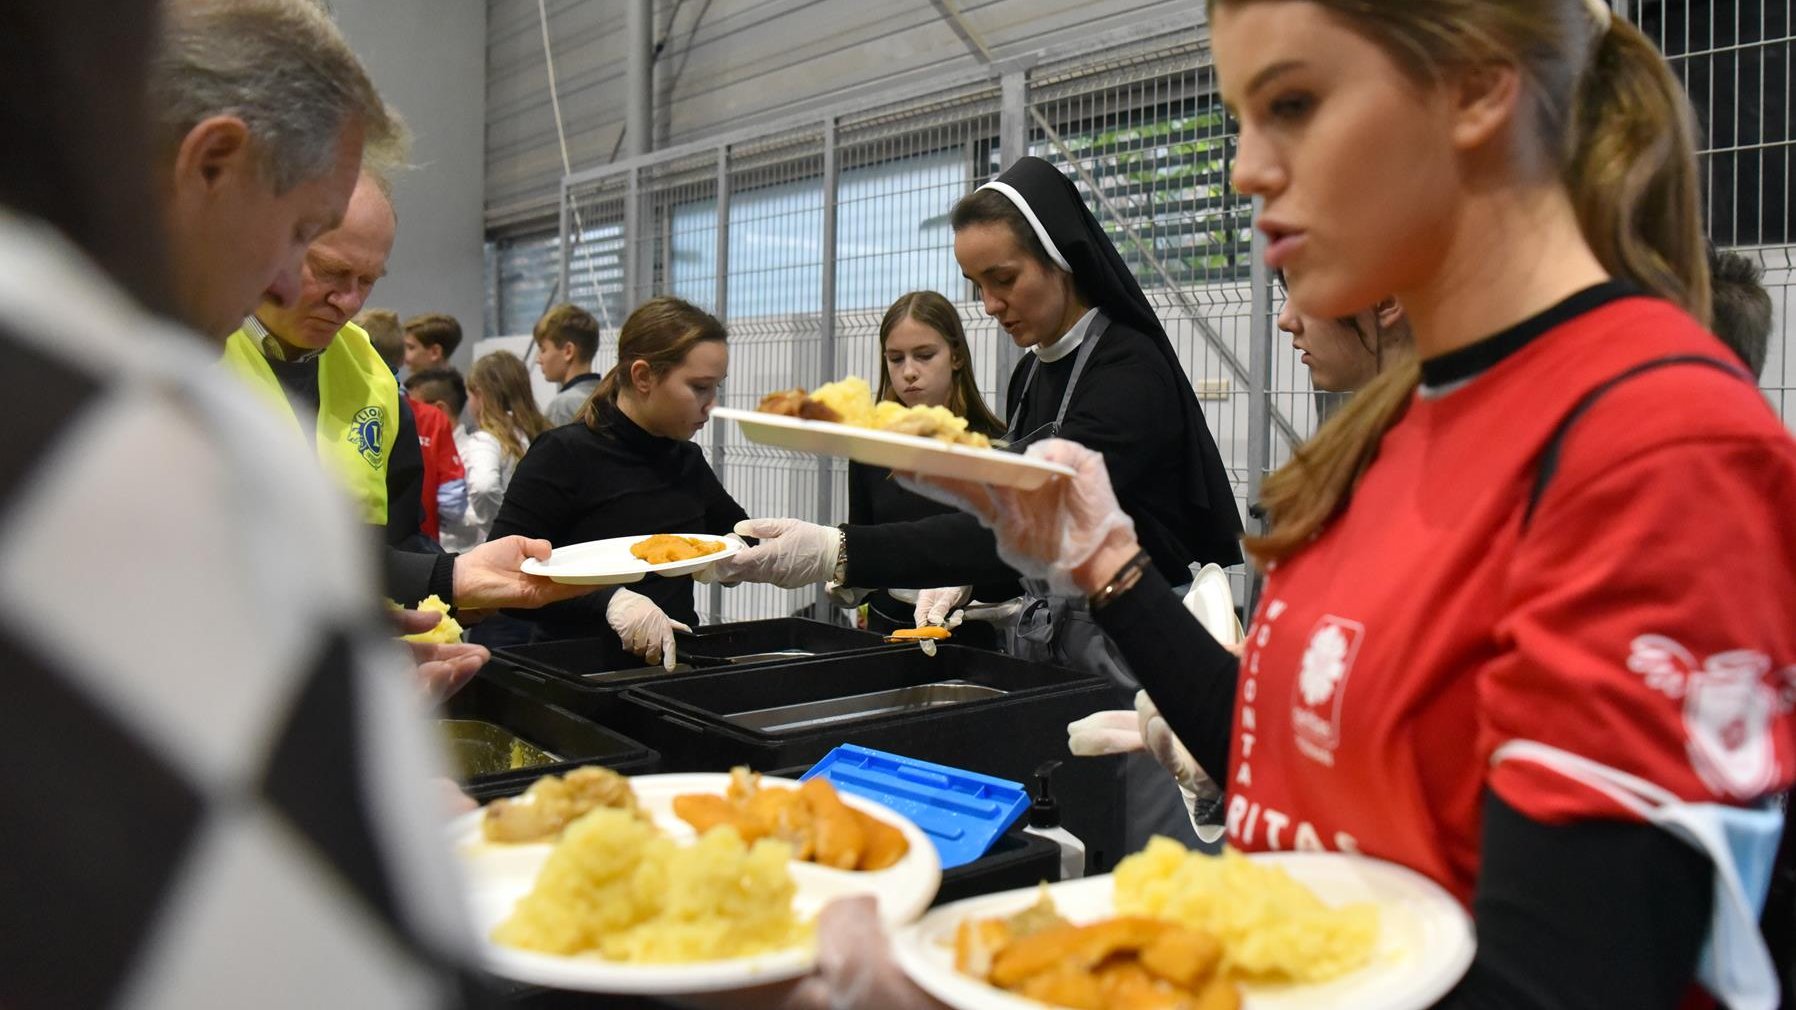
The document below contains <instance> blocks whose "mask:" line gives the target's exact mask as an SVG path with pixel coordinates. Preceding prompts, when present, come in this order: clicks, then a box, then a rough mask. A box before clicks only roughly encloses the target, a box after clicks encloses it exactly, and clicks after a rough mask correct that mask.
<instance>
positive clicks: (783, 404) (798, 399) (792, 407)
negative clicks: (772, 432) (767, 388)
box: [755, 387, 807, 417]
mask: <svg viewBox="0 0 1796 1010" xmlns="http://www.w3.org/2000/svg"><path fill="white" fill-rule="evenodd" d="M806 399H807V397H806V395H805V391H804V388H803V387H799V388H797V389H782V390H780V391H778V392H776V393H768V394H767V395H766V396H763V397H761V402H760V403H758V404H756V405H755V410H757V411H759V412H760V413H763V414H778V415H780V416H781V417H798V416H800V414H799V411H800V410H802V409H803V408H804V404H805V400H806Z"/></svg>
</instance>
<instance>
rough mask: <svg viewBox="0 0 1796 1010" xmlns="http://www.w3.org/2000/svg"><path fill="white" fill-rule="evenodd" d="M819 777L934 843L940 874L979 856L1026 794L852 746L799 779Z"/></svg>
mask: <svg viewBox="0 0 1796 1010" xmlns="http://www.w3.org/2000/svg"><path fill="white" fill-rule="evenodd" d="M819 775H821V776H823V777H824V778H826V779H828V780H829V782H830V784H831V785H833V786H835V787H836V788H837V789H838V790H841V791H842V792H845V793H853V794H855V795H856V796H864V797H866V798H867V799H870V800H873V801H875V802H877V803H883V804H885V805H886V806H888V807H891V808H892V809H893V810H896V811H898V812H899V813H901V814H903V815H904V816H906V817H908V818H910V819H911V820H912V821H913V822H915V823H916V825H917V826H918V827H920V828H922V829H923V832H924V833H925V834H927V835H928V836H929V839H930V841H932V842H934V843H935V849H936V852H937V853H939V854H940V856H941V859H942V868H943V869H950V868H952V867H955V866H960V865H962V864H965V863H970V862H972V861H973V860H975V859H978V858H979V857H980V856H983V855H985V852H986V850H987V849H989V848H991V846H992V843H993V842H995V841H997V840H998V837H999V836H1000V835H1002V834H1004V832H1005V831H1007V830H1009V828H1010V826H1011V825H1012V824H1014V823H1016V820H1017V818H1019V817H1021V816H1022V815H1023V811H1025V810H1027V809H1029V792H1028V790H1026V789H1024V788H1023V785H1022V783H1020V782H1011V781H1009V780H1008V779H1000V778H993V777H992V776H990V775H981V774H979V773H978V772H970V771H966V770H964V769H960V768H950V767H948V766H947V765H938V764H932V763H930V762H928V761H918V760H916V759H914V758H907V757H903V756H902V755H898V754H888V753H886V752H885V751H879V750H873V749H872V748H870V747H857V746H855V745H854V744H842V745H841V746H839V747H837V748H836V749H835V750H832V751H830V752H829V753H828V754H825V755H824V756H823V760H821V761H819V762H817V763H816V764H815V765H813V766H812V767H811V770H810V771H807V772H805V773H804V775H803V776H801V778H802V779H805V780H808V779H813V778H816V777H817V776H819Z"/></svg>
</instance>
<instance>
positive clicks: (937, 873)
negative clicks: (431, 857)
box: [449, 772, 942, 996]
mask: <svg viewBox="0 0 1796 1010" xmlns="http://www.w3.org/2000/svg"><path fill="white" fill-rule="evenodd" d="M729 781H730V777H729V775H727V774H722V773H712V772H706V773H698V774H685V775H642V776H638V777H635V778H632V779H631V780H630V785H631V787H632V788H633V789H635V790H636V798H637V801H638V802H639V803H640V804H641V806H642V807H643V809H644V810H646V811H647V812H648V813H649V814H650V816H652V817H653V818H654V820H655V823H656V824H658V825H660V827H661V829H662V830H663V831H665V832H667V834H668V836H669V837H671V838H673V839H674V840H675V841H676V842H679V843H681V844H690V843H691V841H692V840H693V839H694V838H695V837H696V832H694V831H693V830H692V828H691V827H690V826H689V825H687V823H686V822H685V821H682V820H680V819H679V818H678V817H675V816H674V812H673V801H674V797H675V796H678V795H680V794H682V793H722V792H723V791H724V789H725V788H726V787H728V785H729ZM761 782H762V784H764V785H780V786H786V787H791V788H796V787H797V786H798V783H797V782H794V781H792V780H790V779H778V778H772V777H770V776H763V777H762V779H761ZM839 795H840V796H841V797H842V802H844V803H847V804H848V805H849V806H852V807H858V808H859V809H860V810H862V811H864V812H866V813H868V814H872V815H873V816H875V817H878V818H879V819H880V820H883V821H885V822H887V823H888V824H892V825H895V826H896V827H898V828H899V830H901V831H903V832H904V838H905V840H906V841H908V842H909V843H910V851H909V852H908V853H906V854H905V857H904V858H903V859H901V860H899V861H898V862H897V863H896V864H895V865H893V866H890V867H887V868H886V869H883V870H877V871H873V872H870V873H861V872H856V871H850V870H836V869H831V868H830V867H827V866H818V865H816V864H814V863H802V862H798V861H796V860H794V861H793V862H792V864H791V866H792V879H793V881H794V882H795V883H796V884H797V885H798V893H797V894H796V896H795V897H794V898H793V907H794V908H795V909H796V910H797V912H798V915H799V916H800V917H801V918H810V917H813V916H815V915H816V914H817V913H818V912H819V911H820V910H821V909H822V908H823V906H824V905H825V904H826V903H828V902H829V901H830V900H831V899H834V898H841V897H846V896H849V895H855V894H871V895H873V896H874V897H875V898H877V899H878V901H879V917H880V919H881V920H883V921H884V922H885V923H886V925H887V926H888V927H897V926H902V925H904V924H906V923H909V922H913V921H915V920H916V918H917V916H919V915H922V914H923V910H924V909H926V908H928V907H929V903H930V902H931V901H933V900H934V899H935V891H936V888H937V887H938V886H939V885H940V884H941V882H942V867H941V863H940V861H939V859H938V857H937V856H936V852H935V845H934V844H933V843H932V842H930V840H929V836H927V835H925V834H924V833H923V831H922V829H920V828H918V827H917V826H916V825H915V824H912V823H911V822H910V821H909V820H908V819H906V818H905V817H904V816H903V815H902V814H898V813H894V812H893V811H892V810H890V809H889V808H887V807H884V806H881V805H880V804H878V803H875V802H873V801H872V800H868V799H863V798H862V797H859V796H854V795H851V794H849V793H841V794H839ZM482 816H484V811H480V810H475V811H471V812H469V813H467V814H464V815H463V816H461V817H458V818H456V819H455V820H454V821H452V822H451V823H450V825H449V832H450V841H451V844H452V845H453V846H454V849H455V853H456V855H457V856H458V857H460V859H461V864H462V867H463V871H464V875H465V877H466V879H467V881H468V890H469V904H468V907H469V911H470V914H471V915H472V917H473V920H474V928H475V931H476V933H477V935H478V936H480V937H481V940H482V944H481V947H482V960H483V961H484V963H485V966H486V969H487V970H488V971H491V972H492V973H493V974H495V975H499V976H501V977H504V978H509V979H514V980H516V981H519V982H530V983H534V984H536V985H543V986H550V987H552V988H556V989H575V990H580V991H583V992H599V993H636V994H645V995H663V996H666V995H678V994H681V993H701V992H718V991H721V990H729V989H740V988H743V987H746V986H752V985H760V984H763V983H767V982H777V981H780V980H782V979H789V978H796V977H798V976H800V975H803V974H805V973H806V972H809V971H810V970H811V966H812V965H813V964H814V963H815V961H816V951H815V950H814V949H812V948H811V947H809V946H806V947H802V948H794V949H792V950H785V951H777V952H774V953H769V954H762V955H758V956H756V957H744V958H732V959H730V960H727V961H706V962H699V963H695V964H625V963H621V962H617V961H606V960H603V959H600V958H597V957H561V956H558V955H554V954H537V953H530V952H527V951H522V950H514V949H512V948H510V947H503V946H500V945H499V944H496V943H493V942H492V941H491V940H490V939H488V937H490V936H491V935H492V931H493V928H494V927H495V926H497V925H498V924H499V923H500V922H502V921H503V920H504V919H505V918H506V917H507V916H509V915H510V914H511V910H512V907H513V906H514V905H515V904H516V903H517V901H518V899H519V898H522V897H523V896H524V895H525V894H527V893H528V892H529V891H530V888H531V886H532V885H533V884H535V882H536V874H537V871H539V870H540V869H541V868H542V865H543V861H544V860H546V859H548V857H549V851H550V849H552V848H553V846H552V845H551V844H549V843H546V842H545V843H536V844H528V845H503V844H495V843H492V842H488V841H486V840H485V839H484V837H482V835H481V831H480V819H481V817H482Z"/></svg>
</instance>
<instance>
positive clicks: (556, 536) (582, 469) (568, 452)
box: [492, 404, 748, 638]
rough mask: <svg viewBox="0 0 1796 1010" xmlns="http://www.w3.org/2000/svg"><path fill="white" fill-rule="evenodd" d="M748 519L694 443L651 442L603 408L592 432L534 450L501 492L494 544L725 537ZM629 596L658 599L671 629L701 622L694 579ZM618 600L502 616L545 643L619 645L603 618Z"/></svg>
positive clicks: (652, 579) (539, 443)
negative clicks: (535, 631) (502, 540)
mask: <svg viewBox="0 0 1796 1010" xmlns="http://www.w3.org/2000/svg"><path fill="white" fill-rule="evenodd" d="M746 518H748V513H746V512H744V511H743V510H742V506H740V505H738V504H736V500H735V499H734V498H731V497H730V494H729V492H728V491H725V490H724V488H723V485H722V484H720V483H719V482H718V480H717V475H716V474H715V473H713V472H712V471H711V465H710V464H709V463H707V462H706V461H705V456H704V453H703V452H701V451H700V450H699V447H698V446H697V445H694V444H693V443H692V442H689V441H685V440H681V439H672V438H662V437H660V436H658V435H651V434H649V433H648V432H646V431H644V430H642V428H640V427H638V426H637V424H636V423H635V422H634V421H631V420H630V419H629V418H628V417H626V416H624V413H623V412H622V411H620V410H618V409H617V407H616V405H614V404H607V405H605V406H604V407H603V408H602V409H601V410H600V415H599V426H598V427H597V428H596V429H594V428H590V427H588V426H586V425H584V424H578V423H576V424H568V425H563V426H562V427H559V428H554V429H551V430H549V431H547V432H544V433H543V434H542V436H541V437H539V438H537V439H536V441H534V442H532V443H530V449H529V451H528V452H526V453H525V454H524V458H523V459H522V460H520V461H519V462H518V468H517V471H516V472H515V473H514V474H512V478H511V484H510V486H509V487H507V488H506V490H505V501H504V503H503V504H502V505H500V506H499V515H498V516H497V517H496V518H495V519H494V520H493V530H492V536H493V537H502V536H509V535H510V534H513V533H521V534H523V535H525V536H531V537H542V538H544V539H546V540H548V541H549V542H550V543H552V544H554V545H555V546H557V547H563V546H569V545H572V544H578V543H585V542H587V541H589V540H606V539H609V538H612V537H625V536H638V535H640V536H647V535H649V534H651V533H714V534H719V535H722V534H725V533H729V532H730V531H731V530H732V529H734V528H735V525H736V523H737V522H738V521H739V520H742V519H746ZM625 588H628V589H629V590H630V591H631V592H635V593H641V594H642V595H644V596H647V597H648V598H649V599H651V600H654V601H655V603H656V604H657V605H658V606H660V608H661V609H662V610H663V611H664V612H665V613H666V614H667V616H669V617H671V618H673V619H674V620H676V621H682V622H685V623H686V624H693V623H694V622H696V621H697V620H698V610H697V608H696V607H694V605H693V598H692V578H691V576H679V577H676V578H662V577H660V576H657V575H650V576H648V577H647V578H645V579H643V580H642V581H641V582H633V583H630V584H629V585H628V586H627V587H625ZM614 592H615V591H614V590H609V589H606V590H600V591H599V592H596V593H592V594H590V595H587V596H582V597H580V598H578V599H573V600H566V601H563V602H561V603H553V604H550V605H549V606H546V607H543V608H541V609H539V610H516V611H508V613H512V614H515V615H516V616H518V617H522V618H525V619H528V620H531V621H535V622H536V623H537V626H538V628H539V629H540V630H541V631H542V633H543V634H544V635H546V636H548V637H551V638H583V637H589V636H599V637H606V636H610V637H613V638H615V635H614V633H613V632H612V631H611V626H610V625H609V624H608V623H607V622H606V620H605V607H606V606H607V605H608V604H609V603H610V602H611V597H612V595H613V593H614Z"/></svg>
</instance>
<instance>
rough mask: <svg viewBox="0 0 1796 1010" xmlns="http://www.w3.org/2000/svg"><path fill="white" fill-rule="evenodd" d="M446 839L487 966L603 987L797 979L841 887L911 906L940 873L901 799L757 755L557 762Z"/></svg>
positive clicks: (902, 910) (705, 986) (888, 916)
mask: <svg viewBox="0 0 1796 1010" xmlns="http://www.w3.org/2000/svg"><path fill="white" fill-rule="evenodd" d="M450 832H451V840H452V843H453V845H454V848H455V852H456V855H457V856H458V857H459V858H460V860H461V864H462V867H463V870H464V875H465V877H466V879H467V880H468V884H469V895H470V900H469V907H470V910H471V914H472V916H473V919H474V925H475V928H476V929H477V930H478V932H479V934H480V936H481V937H482V939H483V941H484V943H483V948H482V953H483V961H484V964H485V967H486V968H487V970H489V971H491V972H493V973H494V974H496V975H499V976H501V977H504V978H509V979H514V980H517V981H520V982H530V983H534V984H536V985H544V986H551V987H554V988H560V989H574V990H581V991H586V992H600V993H640V994H654V995H676V994H681V993H703V992H718V991H724V990H730V989H739V988H743V987H747V986H752V985H760V984H763V983H767V982H777V981H781V980H783V979H789V978H796V977H798V976H800V975H803V974H805V973H807V972H809V971H810V970H811V967H812V965H813V964H814V963H815V961H816V936H815V920H816V917H817V914H818V912H820V911H821V910H822V908H823V906H824V905H825V904H826V903H828V902H829V901H830V900H832V899H834V898H838V897H846V896H849V895H856V894H871V895H873V896H874V897H875V898H876V899H877V901H878V905H879V914H880V918H881V919H882V920H884V921H885V922H886V924H887V925H888V926H892V927H896V926H900V925H903V924H905V923H909V922H912V921H914V920H915V919H916V918H917V916H919V915H921V914H922V913H923V910H924V909H926V908H928V907H929V902H930V901H931V900H932V899H934V897H935V891H936V887H937V886H938V885H939V884H940V883H941V866H940V863H939V861H938V860H937V857H936V851H935V846H934V845H933V844H931V843H930V841H929V839H928V837H927V836H926V835H924V834H923V832H922V831H921V830H920V829H918V828H917V826H916V825H914V824H912V823H911V822H910V821H908V820H906V819H905V818H904V817H903V816H901V815H899V814H897V813H894V812H893V811H891V810H889V809H887V808H885V807H883V806H881V805H880V804H877V803H874V802H872V801H870V800H866V799H863V798H861V797H859V796H851V795H848V794H846V793H837V792H836V791H835V789H834V787H832V786H831V785H830V784H829V783H828V782H827V781H826V780H823V779H813V780H812V781H810V782H805V783H798V782H794V781H791V780H788V779H773V778H765V777H763V776H760V775H756V774H753V773H751V772H749V771H748V770H747V769H737V770H735V771H734V772H731V773H729V774H690V775H644V776H639V777H636V778H625V777H624V776H621V775H618V774H617V773H615V772H612V771H610V770H608V769H605V768H599V767H596V766H595V767H586V768H578V769H575V770H573V771H571V772H569V773H567V774H566V775H565V776H561V777H556V776H544V777H543V778H541V779H538V780H537V781H536V783H534V784H533V785H532V786H531V787H530V789H529V790H528V791H526V792H525V793H524V794H523V795H522V796H519V797H517V798H515V799H508V800H495V801H493V802H492V803H490V804H488V805H487V806H485V807H483V808H481V809H479V810H476V811H473V812H471V813H469V814H467V815H465V816H464V817H461V818H459V819H457V820H456V821H455V822H453V823H452V824H451V826H450Z"/></svg>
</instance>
